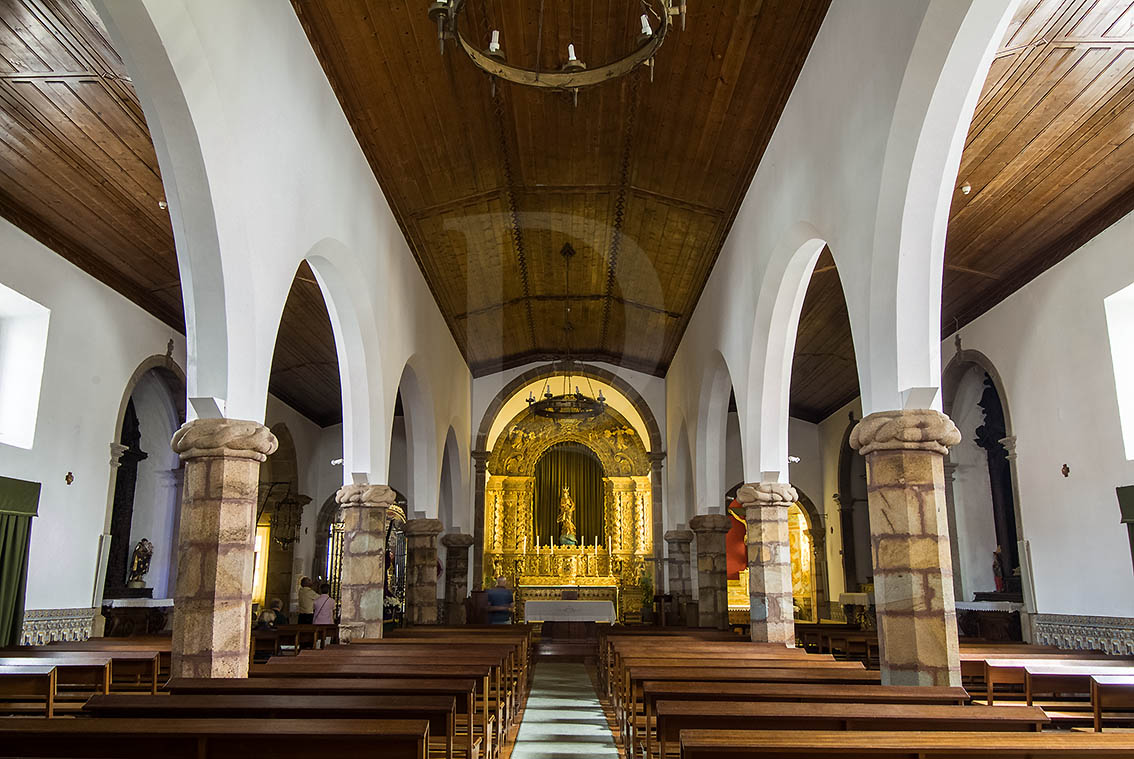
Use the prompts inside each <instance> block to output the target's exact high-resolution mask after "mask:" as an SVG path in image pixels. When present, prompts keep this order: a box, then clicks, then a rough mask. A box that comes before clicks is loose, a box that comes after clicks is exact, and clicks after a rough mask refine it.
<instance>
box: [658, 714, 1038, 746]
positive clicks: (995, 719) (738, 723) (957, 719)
mask: <svg viewBox="0 0 1134 759" xmlns="http://www.w3.org/2000/svg"><path fill="white" fill-rule="evenodd" d="M656 714H657V733H658V745H659V748H660V750H661V756H662V757H665V756H667V755H668V753H667V751H668V747H669V746H670V745H672V744H673V743H675V742H677V741H678V740H679V734H680V732H681V731H682V730H691V729H698V728H703V729H711V730H735V729H743V730H902V731H906V730H968V731H979V732H988V731H1004V732H1023V731H1031V732H1039V731H1040V730H1042V729H1043V726H1044V725H1046V724H1047V723H1048V722H1049V721H1050V720H1048V718H1047V716H1046V715H1045V714H1044V712H1043V709H1040V708H1038V707H1033V706H1000V707H997V706H954V705H948V706H938V705H933V706H926V705H922V704H887V705H886V706H885V708H884V709H880V708H878V706H877V705H876V704H845V703H844V704H832V703H823V702H814V703H805V704H800V703H781V702H765V703H736V702H727V701H658V702H657V706H656ZM646 752H647V753H646V755H647V756H650V748H649V744H647V748H646Z"/></svg>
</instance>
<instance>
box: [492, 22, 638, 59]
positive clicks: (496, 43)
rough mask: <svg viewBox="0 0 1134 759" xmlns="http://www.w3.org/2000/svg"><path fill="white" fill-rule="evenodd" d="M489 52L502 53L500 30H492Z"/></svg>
mask: <svg viewBox="0 0 1134 759" xmlns="http://www.w3.org/2000/svg"><path fill="white" fill-rule="evenodd" d="M643 18H645V17H644V16H643ZM488 52H490V53H498V52H500V30H499V29H493V30H492V42H489V43H488Z"/></svg>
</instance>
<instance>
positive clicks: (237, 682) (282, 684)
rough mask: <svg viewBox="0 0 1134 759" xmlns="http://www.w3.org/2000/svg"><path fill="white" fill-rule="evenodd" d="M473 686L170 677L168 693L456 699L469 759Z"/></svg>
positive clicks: (446, 681)
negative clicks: (406, 696) (399, 696)
mask: <svg viewBox="0 0 1134 759" xmlns="http://www.w3.org/2000/svg"><path fill="white" fill-rule="evenodd" d="M477 684H478V680H476V679H472V678H470V679H464V680H461V679H456V678H434V679H427V678H425V679H408V678H384V679H374V678H371V679H360V678H338V679H335V678H323V679H321V678H291V677H280V678H273V677H258V678H247V679H245V678H174V679H172V680H170V681H169V687H168V690H169V692H170V693H171V694H172V695H175V696H176V695H217V696H238V697H252V696H259V695H288V696H300V697H304V698H310V697H312V696H320V697H321V696H332V695H338V696H395V695H403V694H404V695H411V696H417V695H432V696H448V697H451V698H455V699H456V701H457V710H458V713H459V714H461V715H462V716H463V717H464V719H465V727H466V730H465V732H464V734H463V736H462V737H463V738H464V742H463V743H464V745H463V748H464V751H465V754H464V756H465V758H466V759H472V758H473V757H476V756H478V754H479V753H480V752H479V747H480V745H481V744H480V740H479V739H478V738H477V737H476V736H475V735H474V731H473V729H472V727H473V725H474V724H475V722H476V715H477V710H476V705H477V701H476V693H477Z"/></svg>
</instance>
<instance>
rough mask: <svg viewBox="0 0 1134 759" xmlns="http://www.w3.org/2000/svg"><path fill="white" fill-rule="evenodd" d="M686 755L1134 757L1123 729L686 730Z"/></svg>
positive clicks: (770, 758)
mask: <svg viewBox="0 0 1134 759" xmlns="http://www.w3.org/2000/svg"><path fill="white" fill-rule="evenodd" d="M681 756H682V757H683V758H684V759H726V758H727V759H740V758H741V757H752V758H753V759H756V758H757V757H758V758H759V759H801V758H802V757H807V758H808V759H836V758H837V759H851V758H852V757H853V759H864V758H867V757H869V758H872V759H877V758H878V757H886V758H887V759H889V758H890V757H894V758H899V757H900V758H901V759H907V758H908V759H961V758H963V757H972V759H988V757H998V759H999V758H1000V757H1006V758H1007V759H1040V757H1043V758H1044V759H1084V757H1093V756H1098V757H1107V759H1118V758H1119V757H1122V758H1123V759H1129V758H1130V757H1134V735H1130V734H1121V733H1118V734H1116V733H1103V734H1096V733H1060V732H1044V733H996V732H987V733H976V732H916V731H909V732H901V731H885V732H882V731H862V732H844V731H830V730H806V731H797V730H743V731H741V730H683V731H682V732H681Z"/></svg>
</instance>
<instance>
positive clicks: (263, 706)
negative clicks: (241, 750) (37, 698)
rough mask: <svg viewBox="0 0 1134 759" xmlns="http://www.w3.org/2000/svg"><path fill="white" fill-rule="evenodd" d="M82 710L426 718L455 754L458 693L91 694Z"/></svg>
mask: <svg viewBox="0 0 1134 759" xmlns="http://www.w3.org/2000/svg"><path fill="white" fill-rule="evenodd" d="M83 712H84V713H85V714H87V715H90V716H93V717H131V718H146V719H158V718H161V719H165V718H169V719H173V718H176V719H189V718H192V719H233V718H241V719H243V718H249V719H252V718H255V719H298V720H306V719H399V720H406V719H424V720H426V721H427V722H428V723H429V734H430V735H431V736H436V737H438V738H440V739H441V740H443V741H444V744H445V756H446V757H448V759H453V745H454V737H455V736H456V699H455V698H454V697H452V696H419V695H406V694H399V695H394V696H390V695H384V696H375V695H370V696H327V695H320V696H310V695H304V696H296V695H277V694H268V695H259V694H257V695H248V694H243V695H232V694H226V695H217V694H208V695H185V694H178V695H162V696H136V695H121V694H111V695H108V696H91V698H90V699H89V700H88V701H87V703H86V704H84V706H83Z"/></svg>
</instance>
